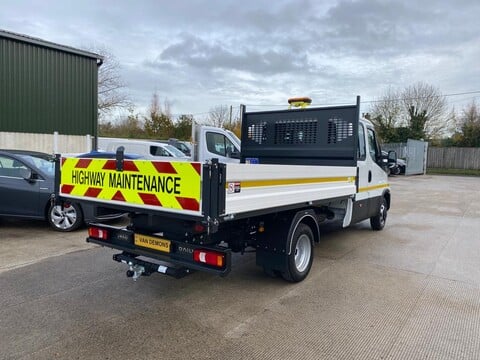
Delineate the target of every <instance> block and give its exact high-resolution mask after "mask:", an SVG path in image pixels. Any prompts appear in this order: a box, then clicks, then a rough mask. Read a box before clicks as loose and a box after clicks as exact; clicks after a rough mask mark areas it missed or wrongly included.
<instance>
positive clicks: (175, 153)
mask: <svg viewBox="0 0 480 360" xmlns="http://www.w3.org/2000/svg"><path fill="white" fill-rule="evenodd" d="M164 147H165V148H166V149H167V150H168V151H169V152H170V153H171V154H172V155H173V156H174V157H185V154H184V153H183V152H181V151H180V150H178V149H177V148H176V147H175V146H172V145H164Z"/></svg>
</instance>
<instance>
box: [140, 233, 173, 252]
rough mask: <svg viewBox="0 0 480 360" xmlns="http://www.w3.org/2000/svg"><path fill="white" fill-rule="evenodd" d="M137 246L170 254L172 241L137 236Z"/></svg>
mask: <svg viewBox="0 0 480 360" xmlns="http://www.w3.org/2000/svg"><path fill="white" fill-rule="evenodd" d="M135 245H137V246H141V247H146V248H149V249H153V250H158V251H163V252H167V253H169V252H170V241H169V240H165V239H162V238H157V237H153V236H147V235H142V234H135Z"/></svg>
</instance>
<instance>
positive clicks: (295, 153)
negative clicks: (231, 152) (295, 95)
mask: <svg viewBox="0 0 480 360" xmlns="http://www.w3.org/2000/svg"><path fill="white" fill-rule="evenodd" d="M359 108H360V99H359V97H358V98H357V104H356V105H348V106H335V107H317V108H305V109H295V110H276V111H262V112H245V108H244V107H242V109H243V111H242V154H241V162H243V163H245V162H255V163H260V164H295V165H331V166H356V164H357V138H358V121H359V114H360V111H359Z"/></svg>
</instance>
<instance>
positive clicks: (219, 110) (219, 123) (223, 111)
mask: <svg viewBox="0 0 480 360" xmlns="http://www.w3.org/2000/svg"><path fill="white" fill-rule="evenodd" d="M230 116H231V111H230V108H229V107H228V106H226V105H218V106H215V107H214V108H213V109H210V112H209V114H208V118H207V124H208V125H211V126H216V127H224V125H225V123H227V122H229V121H230Z"/></svg>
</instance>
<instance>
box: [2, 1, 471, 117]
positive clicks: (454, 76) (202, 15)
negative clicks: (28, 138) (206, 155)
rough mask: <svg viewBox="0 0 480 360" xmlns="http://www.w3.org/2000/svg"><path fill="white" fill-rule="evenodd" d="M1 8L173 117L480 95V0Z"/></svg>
mask: <svg viewBox="0 0 480 360" xmlns="http://www.w3.org/2000/svg"><path fill="white" fill-rule="evenodd" d="M0 4H1V7H0V9H1V10H0V28H1V29H4V30H7V31H13V32H17V33H21V34H25V35H29V36H34V37H38V38H41V39H44V40H48V41H53V42H56V43H59V44H63V45H68V46H73V47H77V48H81V49H88V48H91V47H92V46H95V47H102V46H103V47H105V48H107V49H108V50H109V51H110V52H111V53H113V54H114V56H115V57H116V58H117V60H118V61H119V63H120V65H121V75H122V77H123V79H124V81H125V82H126V83H127V84H128V88H127V91H128V93H129V94H130V96H131V98H132V100H133V102H134V103H135V104H136V107H137V111H141V110H143V109H145V108H146V107H147V106H148V104H149V103H150V100H151V97H152V94H153V92H155V91H156V92H157V93H158V95H159V97H160V99H168V101H169V102H170V103H171V104H172V112H173V113H174V114H180V113H189V114H199V115H198V116H201V115H200V114H202V113H206V112H208V111H209V110H210V109H212V108H213V107H215V106H217V105H234V106H238V105H239V104H240V103H243V104H248V105H264V106H265V105H269V106H273V105H278V104H287V99H288V98H289V97H291V96H310V97H311V98H312V99H313V103H314V104H334V103H354V102H355V96H356V95H360V96H361V97H362V100H364V101H371V100H375V99H378V98H379V97H381V95H382V94H383V93H384V92H385V91H386V90H387V89H388V87H390V86H391V87H393V88H399V89H403V88H404V87H406V86H408V85H411V84H413V83H415V82H418V81H423V82H427V83H428V84H431V85H434V86H436V87H438V88H439V89H440V91H441V92H442V93H443V94H454V93H463V92H472V91H480V25H479V24H480V1H478V0H456V1H432V0H421V1H418V0H417V1H409V0H404V1H382V0H359V1H334V0H332V1H320V0H317V1H313V0H312V1H310V0H297V1H294V0H276V1H261V0H256V1H251V0H243V1H234V0H221V1H220V0H218V1H205V0H204V1H202V0H188V1H187V0H185V1H184V0H175V1H160V0H150V1H143V0H137V1H128V0H123V1H122V0H82V1H78V0H75V1H72V0H56V1H39V0H38V1H34V0H30V1H25V0H15V1H6V0H0ZM473 97H477V101H478V100H479V99H480V93H476V94H469V95H462V96H451V97H448V100H449V103H450V104H451V105H452V106H455V107H457V110H458V108H461V106H463V104H464V103H465V102H466V101H471V99H472V98H473ZM261 108H262V109H263V108H268V107H266V106H265V107H261ZM247 109H248V107H247ZM250 109H255V110H258V109H260V107H250ZM362 109H363V110H364V111H366V110H368V103H366V105H364V106H363V107H362Z"/></svg>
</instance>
